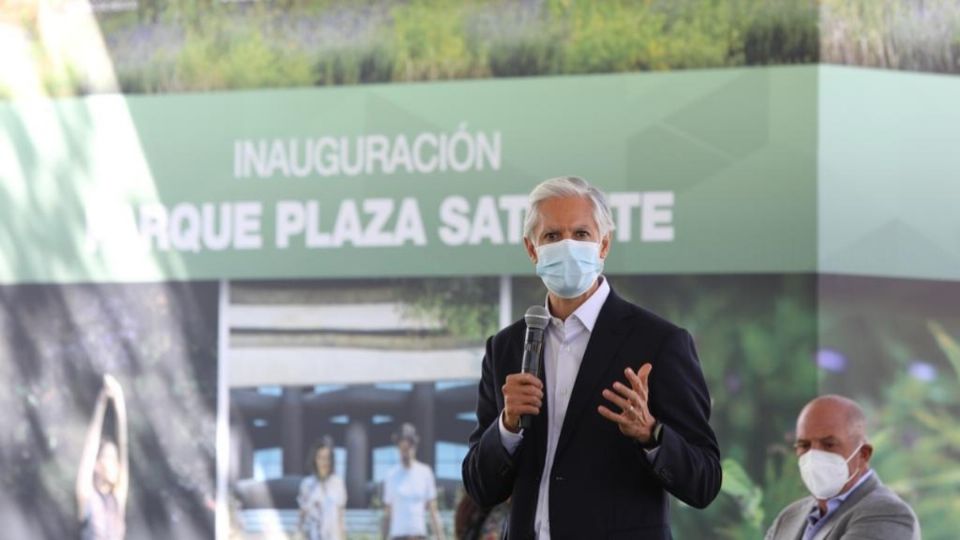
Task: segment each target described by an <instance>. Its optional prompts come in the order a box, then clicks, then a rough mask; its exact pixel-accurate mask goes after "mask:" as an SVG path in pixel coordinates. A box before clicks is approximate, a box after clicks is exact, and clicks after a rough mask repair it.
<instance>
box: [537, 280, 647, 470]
mask: <svg viewBox="0 0 960 540" xmlns="http://www.w3.org/2000/svg"><path fill="white" fill-rule="evenodd" d="M628 315H629V312H628V311H627V310H626V302H625V301H624V300H622V299H621V298H620V297H619V296H617V295H616V293H614V292H613V291H612V290H611V291H610V296H608V297H607V301H606V302H604V304H603V307H602V308H600V314H599V315H598V316H597V321H596V323H595V324H594V325H593V332H591V334H590V341H588V342H587V349H586V350H585V351H584V353H583V361H582V362H581V363H580V370H579V371H578V372H577V379H576V381H575V382H574V384H573V392H572V393H571V395H570V403H569V405H568V406H567V412H566V414H565V415H564V418H563V427H562V428H561V429H560V439H559V441H558V442H557V452H556V455H555V457H554V462H556V459H557V458H558V457H559V456H560V454H561V453H562V452H563V449H564V447H566V446H567V444H569V442H570V440H571V438H572V437H573V434H574V433H575V432H576V430H577V425H578V423H579V419H580V416H581V415H582V414H583V413H584V412H585V409H586V408H588V407H589V405H590V404H591V403H593V401H594V398H595V397H596V396H595V395H594V394H599V393H600V392H601V390H602V389H601V388H600V387H599V385H600V382H601V381H602V380H603V376H604V374H606V373H607V372H608V371H609V370H610V369H612V368H613V367H615V366H617V365H619V364H617V363H615V362H614V361H613V359H614V357H615V356H616V353H617V351H618V350H619V349H620V346H621V344H622V343H623V340H624V339H625V338H626V332H625V331H624V330H625V328H626V325H625V318H627V316H628ZM594 414H597V413H596V412H594Z"/></svg>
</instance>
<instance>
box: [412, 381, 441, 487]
mask: <svg viewBox="0 0 960 540" xmlns="http://www.w3.org/2000/svg"><path fill="white" fill-rule="evenodd" d="M410 399H411V409H412V411H413V418H412V419H411V420H412V423H413V425H414V426H415V427H416V428H417V431H418V432H419V434H420V444H419V445H418V446H417V460H418V461H422V462H423V463H426V464H427V465H428V466H430V468H431V469H434V470H436V467H437V463H436V452H435V449H436V443H437V433H436V431H437V430H436V420H435V419H434V417H435V416H436V415H435V408H436V407H435V402H436V390H435V385H434V383H432V382H425V383H416V384H414V385H413V392H412V393H411V396H410Z"/></svg>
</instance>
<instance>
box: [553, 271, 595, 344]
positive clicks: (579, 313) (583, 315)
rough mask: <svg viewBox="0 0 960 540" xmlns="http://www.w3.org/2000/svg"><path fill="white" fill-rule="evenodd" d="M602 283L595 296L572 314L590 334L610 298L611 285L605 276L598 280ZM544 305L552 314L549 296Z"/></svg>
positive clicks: (592, 295)
mask: <svg viewBox="0 0 960 540" xmlns="http://www.w3.org/2000/svg"><path fill="white" fill-rule="evenodd" d="M597 279H598V280H599V281H600V286H599V287H597V290H595V291H593V294H591V295H590V298H587V301H586V302H584V303H582V304H580V307H578V308H577V309H576V310H575V311H574V312H573V313H571V314H570V316H571V317H574V318H576V319H577V320H578V321H580V324H582V325H583V326H584V327H585V328H586V329H587V331H588V332H591V333H592V332H593V327H594V325H595V324H596V323H597V317H599V316H600V308H602V307H603V304H604V303H605V302H606V301H607V297H608V296H610V284H609V283H607V279H606V278H605V277H604V276H600V277H598V278H597ZM544 305H546V307H547V312H550V298H549V296H548V297H547V299H546V300H545V301H544ZM550 317H551V319H552V318H553V313H550Z"/></svg>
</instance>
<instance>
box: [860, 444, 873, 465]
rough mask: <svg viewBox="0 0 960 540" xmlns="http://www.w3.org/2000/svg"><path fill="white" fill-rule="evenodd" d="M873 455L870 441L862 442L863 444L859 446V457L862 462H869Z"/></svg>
mask: <svg viewBox="0 0 960 540" xmlns="http://www.w3.org/2000/svg"><path fill="white" fill-rule="evenodd" d="M872 456H873V445H871V444H870V443H863V446H861V447H860V459H862V460H863V462H864V463H870V458H871V457H872Z"/></svg>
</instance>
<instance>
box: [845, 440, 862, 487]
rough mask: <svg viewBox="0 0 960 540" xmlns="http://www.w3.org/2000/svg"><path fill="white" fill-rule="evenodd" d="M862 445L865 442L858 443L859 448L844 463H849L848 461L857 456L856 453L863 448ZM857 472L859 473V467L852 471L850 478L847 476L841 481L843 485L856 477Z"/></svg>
mask: <svg viewBox="0 0 960 540" xmlns="http://www.w3.org/2000/svg"><path fill="white" fill-rule="evenodd" d="M864 444H866V441H864V442H862V443H860V446H858V447H857V449H856V450H854V451H853V452H852V453H851V454H850V457H848V458H847V459H846V461H844V463H850V460H851V459H853V456H855V455H857V452H859V451H860V449H861V448H863V445H864ZM858 472H860V467H859V466H858V467H857V470H855V471H853V473H852V474H850V476H848V477H847V479H846V480H844V481H843V483H844V484H846V483H847V482H849V481H850V480H851V479H852V478H853V477H854V476H856V475H857V473H858Z"/></svg>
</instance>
